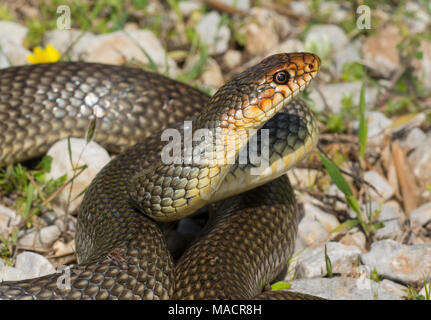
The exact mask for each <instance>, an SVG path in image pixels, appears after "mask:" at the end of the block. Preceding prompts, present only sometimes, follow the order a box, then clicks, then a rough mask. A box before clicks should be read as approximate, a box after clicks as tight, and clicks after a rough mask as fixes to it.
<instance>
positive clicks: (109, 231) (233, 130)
mask: <svg viewBox="0 0 431 320" xmlns="http://www.w3.org/2000/svg"><path fill="white" fill-rule="evenodd" d="M319 68H320V59H319V58H318V57H317V56H316V55H314V54H311V53H284V54H276V55H273V56H270V57H267V58H266V59H264V60H262V61H261V62H260V63H259V64H257V65H255V66H253V67H251V68H249V69H247V70H246V71H244V72H242V73H240V74H239V75H237V76H236V77H234V78H233V79H232V80H230V81H229V82H227V83H226V84H225V85H223V86H222V87H221V88H220V89H219V90H218V91H217V92H216V93H215V94H214V95H213V96H212V97H209V96H207V95H206V94H204V93H202V92H201V91H199V90H197V89H194V88H192V87H190V86H188V85H185V84H182V83H179V82H177V81H174V80H172V79H169V78H166V77H164V76H162V75H158V74H155V73H151V72H148V71H144V70H140V69H134V68H126V67H121V66H111V65H103V64H95V63H83V62H64V63H53V64H40V65H33V66H18V67H11V68H7V69H3V70H0V166H4V165H6V164H8V163H11V162H17V161H22V160H25V159H29V158H32V157H37V156H40V155H43V154H44V153H46V151H47V149H48V148H49V146H50V145H52V144H53V143H54V142H55V141H57V140H59V139H63V138H66V137H68V136H74V137H82V136H83V135H84V134H85V131H86V128H87V126H88V124H89V121H90V119H97V127H96V134H95V140H96V141H97V142H99V143H101V144H102V145H104V146H105V147H106V148H108V150H113V151H116V152H120V151H121V153H119V155H117V156H116V157H114V158H113V160H111V161H110V162H109V163H108V164H107V165H106V166H105V167H104V168H103V169H102V170H101V171H100V172H99V174H98V175H97V176H96V177H95V179H94V180H93V181H92V183H91V184H90V186H89V188H88V190H87V192H86V193H85V196H84V199H83V202H82V204H81V207H80V210H79V214H78V219H77V221H78V222H77V233H76V250H77V251H76V254H77V260H78V264H77V265H76V266H73V267H72V268H71V274H70V288H63V287H59V286H58V285H57V280H58V279H59V276H60V275H59V274H52V275H47V276H44V277H40V278H35V279H29V280H23V281H17V282H3V283H0V299H171V298H173V299H251V298H257V299H308V298H311V296H308V295H305V294H300V293H294V292H289V291H275V292H271V291H264V290H263V288H264V287H265V285H267V284H268V283H270V282H271V281H273V280H274V279H275V278H276V276H277V275H278V274H279V273H280V272H281V271H282V270H283V268H284V266H285V263H286V261H287V260H288V259H289V257H290V256H291V254H292V252H293V249H294V242H295V238H296V231H297V224H298V210H297V206H296V200H295V196H294V192H293V190H292V187H291V185H290V183H289V180H288V178H287V176H286V175H285V174H284V173H285V172H286V170H287V169H288V168H290V167H292V166H293V165H294V164H295V163H296V162H297V161H299V160H301V159H302V158H304V157H305V156H306V155H307V154H309V152H311V150H312V149H313V147H314V146H315V144H316V141H317V128H316V124H315V122H314V118H313V115H312V113H311V112H310V111H309V110H308V108H307V107H306V106H304V105H303V104H302V103H300V102H299V101H296V100H293V98H294V96H296V95H297V94H298V93H299V92H300V91H302V90H303V89H304V88H305V87H306V86H307V85H308V84H309V83H310V81H311V80H312V79H313V78H314V77H315V76H316V74H317V72H318V70H319ZM184 120H190V121H189V122H184ZM189 125H191V126H192V132H193V134H194V133H196V132H198V131H199V130H200V129H202V132H205V134H204V135H203V136H202V137H203V138H202V139H203V140H202V139H197V140H195V139H193V141H188V139H187V138H185V137H186V134H188V132H189V131H188V130H187V129H188V126H189ZM166 128H173V129H176V130H177V131H178V132H179V133H180V137H181V138H182V139H180V140H181V142H179V143H177V144H176V145H175V146H176V147H181V149H180V150H183V152H180V154H179V155H178V154H177V155H176V157H174V160H175V161H172V162H171V163H164V162H163V161H161V155H162V153H163V150H164V148H165V147H166V146H167V145H168V144H169V143H172V141H171V140H169V141H168V140H164V139H162V135H163V132H164V129H166ZM262 128H263V129H268V130H267V131H268V132H269V135H268V137H269V145H270V146H269V151H268V152H269V153H268V155H266V156H267V160H268V161H269V164H270V166H269V168H267V169H266V170H264V171H263V172H261V173H260V174H258V175H256V174H253V173H252V170H251V169H253V168H254V169H255V168H256V166H255V165H253V164H250V163H249V162H246V163H239V161H237V160H238V158H239V155H240V151H241V150H244V149H245V148H247V144H248V143H251V138H252V137H253V136H254V135H255V136H256V137H263V130H261V129H262ZM257 130H260V131H257ZM256 132H257V133H256ZM208 137H209V138H214V139H215V140H211V141H210V142H207V140H206V138H208ZM227 141H230V142H227ZM232 141H233V142H232ZM262 141H263V139H262ZM189 142H190V143H189ZM203 143H205V144H203ZM262 143H263V142H260V140H259V139H258V145H262ZM202 146H204V148H203V147H202ZM220 146H221V147H220ZM203 150H204V151H203ZM261 156H264V154H263V153H262V154H261ZM214 159H218V160H220V159H221V160H222V161H214ZM231 160H233V161H231ZM207 204H210V208H211V209H212V211H214V212H213V213H212V215H211V218H210V220H209V222H208V224H207V226H206V227H205V228H204V230H203V231H202V234H201V236H200V237H199V239H197V241H195V242H194V243H193V244H192V245H191V246H190V248H188V249H187V250H186V252H185V253H184V254H183V255H182V256H181V258H180V259H179V261H178V262H177V263H176V264H174V262H173V259H172V256H171V254H170V252H169V250H168V248H167V245H166V241H165V239H164V237H163V235H162V232H161V230H160V228H159V226H158V224H157V222H156V221H171V220H176V219H179V218H181V217H184V216H187V215H189V214H191V213H193V212H195V211H196V210H198V209H199V208H201V207H203V206H205V205H207Z"/></svg>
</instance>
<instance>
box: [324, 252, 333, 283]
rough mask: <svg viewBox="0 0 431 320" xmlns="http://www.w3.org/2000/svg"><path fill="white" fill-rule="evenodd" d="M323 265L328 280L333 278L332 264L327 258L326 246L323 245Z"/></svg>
mask: <svg viewBox="0 0 431 320" xmlns="http://www.w3.org/2000/svg"><path fill="white" fill-rule="evenodd" d="M325 264H326V273H327V274H328V277H329V278H332V277H333V276H334V275H333V274H332V262H331V259H330V258H329V256H328V251H327V248H326V245H325Z"/></svg>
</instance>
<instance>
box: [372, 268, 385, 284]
mask: <svg viewBox="0 0 431 320" xmlns="http://www.w3.org/2000/svg"><path fill="white" fill-rule="evenodd" d="M370 279H371V280H373V281H375V282H380V281H382V280H381V279H380V276H379V274H378V273H377V270H376V268H374V269H373V271H372V272H371V274H370Z"/></svg>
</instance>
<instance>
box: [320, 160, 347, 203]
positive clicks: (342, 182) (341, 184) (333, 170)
mask: <svg viewBox="0 0 431 320" xmlns="http://www.w3.org/2000/svg"><path fill="white" fill-rule="evenodd" d="M319 156H320V159H321V160H322V163H323V165H324V166H325V168H326V171H328V173H329V176H330V177H331V179H332V181H333V182H334V183H335V185H336V186H337V187H338V189H340V190H341V192H343V193H344V195H345V196H346V198H347V197H348V196H353V192H352V189H350V186H349V184H348V183H347V181H346V179H344V177H343V175H342V174H341V172H340V170H339V169H338V168H337V166H336V165H335V164H334V163H333V162H332V161H331V160H329V159H328V158H327V157H326V156H325V155H324V154H323V153H321V152H319Z"/></svg>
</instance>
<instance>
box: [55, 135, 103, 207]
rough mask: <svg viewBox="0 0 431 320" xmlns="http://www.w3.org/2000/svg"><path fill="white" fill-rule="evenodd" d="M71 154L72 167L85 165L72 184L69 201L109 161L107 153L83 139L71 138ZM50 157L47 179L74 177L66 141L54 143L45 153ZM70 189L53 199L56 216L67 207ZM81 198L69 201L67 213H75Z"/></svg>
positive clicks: (88, 183)
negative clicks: (49, 169) (64, 176)
mask: <svg viewBox="0 0 431 320" xmlns="http://www.w3.org/2000/svg"><path fill="white" fill-rule="evenodd" d="M70 145H71V153H72V160H73V167H74V168H78V167H80V166H83V165H85V164H86V165H87V166H88V167H87V169H85V170H84V171H83V172H82V173H81V174H80V175H79V176H77V177H76V179H75V180H74V182H73V189H72V193H71V198H70V199H72V200H73V199H75V198H76V197H77V196H78V195H79V194H80V193H81V192H82V191H83V190H84V189H85V188H86V187H88V186H89V185H90V183H91V181H92V180H93V178H94V177H95V176H96V174H97V173H98V172H99V171H100V170H101V169H102V168H103V167H104V166H105V165H106V164H107V163H108V162H109V161H110V156H109V154H108V152H107V151H106V150H105V149H103V148H102V147H101V146H100V145H98V144H97V143H96V142H93V141H91V142H90V143H89V144H87V142H86V140H85V139H78V138H71V139H70ZM47 154H48V155H49V156H51V157H52V163H51V172H49V173H48V174H47V178H48V179H50V178H53V179H57V178H59V177H61V176H63V175H64V174H67V178H68V179H71V178H72V177H73V175H74V171H73V168H72V166H71V163H70V159H69V152H68V140H67V139H64V140H61V141H58V142H57V143H55V144H54V145H53V146H52V147H51V148H50V149H49V150H48V153H47ZM69 192H70V187H69V186H68V187H66V188H64V189H63V190H62V191H61V192H60V193H59V194H58V196H57V197H56V198H55V203H56V204H57V206H56V207H54V209H55V211H56V213H57V214H60V215H61V214H64V209H65V208H66V206H67V203H68V199H69ZM82 198H83V197H82V196H80V197H79V198H76V199H75V200H73V201H71V202H70V204H69V211H70V212H73V211H75V210H76V209H77V208H78V207H79V205H80V204H81V201H82Z"/></svg>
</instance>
